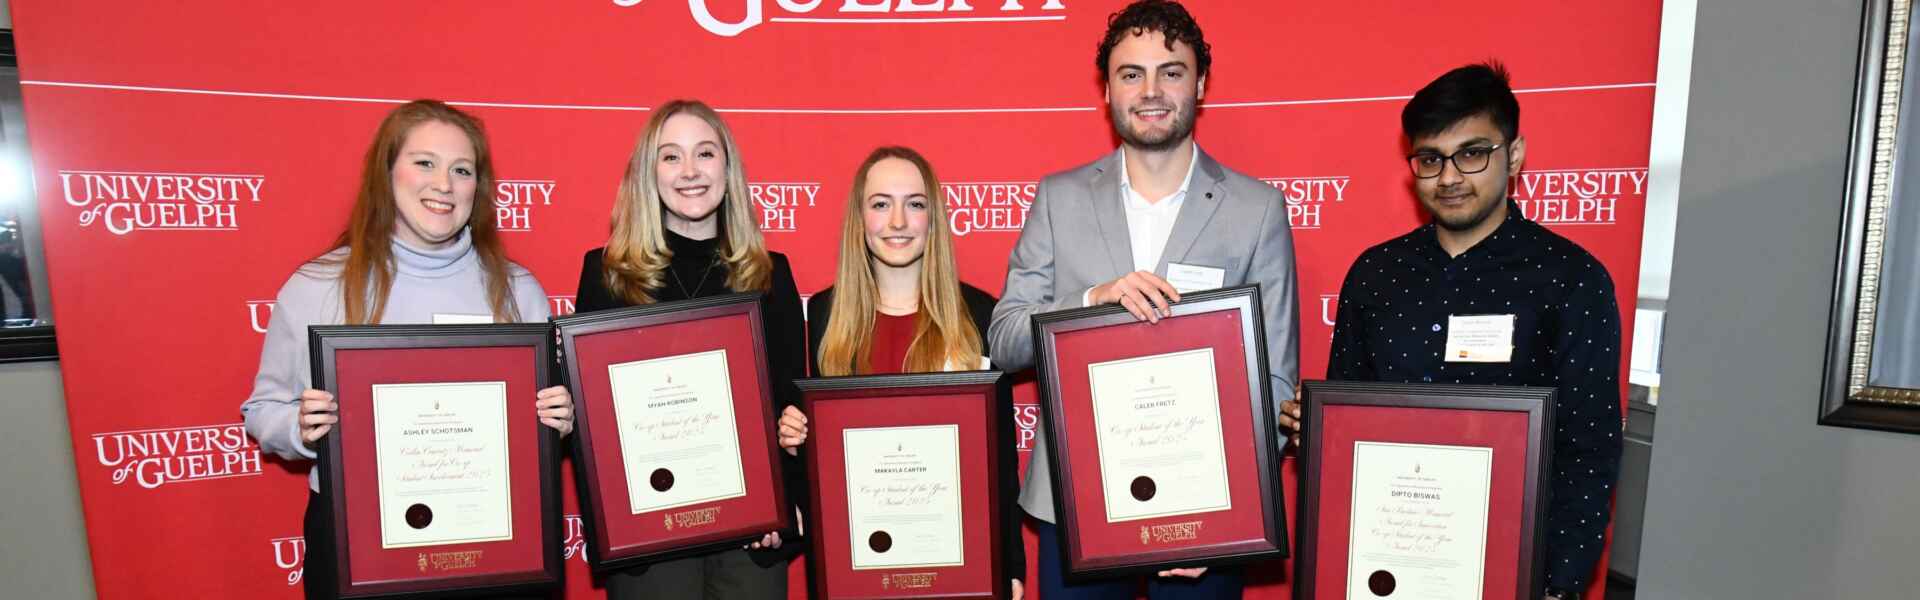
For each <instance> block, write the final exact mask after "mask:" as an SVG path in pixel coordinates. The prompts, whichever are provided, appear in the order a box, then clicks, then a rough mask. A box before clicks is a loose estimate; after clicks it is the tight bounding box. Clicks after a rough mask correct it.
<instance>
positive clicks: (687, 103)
mask: <svg viewBox="0 0 1920 600" xmlns="http://www.w3.org/2000/svg"><path fill="white" fill-rule="evenodd" d="M679 114H686V115H691V116H694V117H698V118H699V119H700V120H702V121H705V122H706V123H707V126H709V127H712V128H713V131H714V133H716V134H718V135H719V136H720V146H721V148H722V150H723V151H724V152H726V155H727V171H726V174H725V178H726V181H725V182H724V183H726V186H727V189H726V192H725V195H724V196H722V198H721V200H720V207H719V208H716V209H714V210H718V211H720V214H719V215H718V217H717V218H719V219H720V248H719V258H720V262H721V264H723V265H725V266H726V268H727V289H730V290H733V291H736V292H757V291H765V290H766V289H767V288H769V287H772V285H773V257H772V256H769V255H768V254H767V242H766V239H765V238H763V237H761V235H760V224H759V223H758V222H756V220H755V219H754V216H755V214H756V211H755V210H754V205H753V201H752V199H751V198H749V197H748V194H747V170H746V167H745V166H743V165H742V164H741V161H740V147H739V146H738V145H737V144H735V143H734V141H733V132H732V131H730V130H728V129H727V124H726V122H724V121H721V120H720V113H717V112H714V110H713V109H712V108H709V107H708V106H707V105H706V104H703V103H701V102H700V101H699V100H674V101H671V102H668V103H666V104H663V105H661V106H660V107H659V108H656V109H654V111H653V117H652V118H649V119H647V128H646V130H644V131H643V132H641V134H640V140H639V141H638V142H637V143H636V145H635V146H634V148H633V155H632V156H631V157H629V158H628V159H627V172H626V173H625V174H624V175H622V176H621V177H620V192H619V194H618V195H616V196H615V197H614V201H613V218H612V232H611V233H610V234H609V235H608V236H607V251H606V255H605V256H604V257H603V258H602V262H601V264H602V265H603V269H604V273H603V275H602V276H603V277H604V278H605V279H606V283H607V289H608V290H610V291H612V292H613V294H614V296H616V297H618V298H620V299H622V300H625V301H627V303H629V304H652V303H653V302H654V301H655V300H657V298H655V297H654V292H655V291H658V290H659V289H660V286H662V285H665V283H664V281H663V280H662V279H661V274H662V273H665V272H666V270H667V265H668V261H669V260H671V259H672V258H673V251H672V250H669V249H668V248H667V235H666V221H665V217H666V211H665V209H664V208H663V207H662V203H663V202H664V201H663V200H661V198H660V184H659V180H658V179H656V178H655V176H654V165H655V164H657V163H659V162H660V130H662V129H665V128H666V125H667V119H669V118H671V117H673V116H674V115H679Z"/></svg>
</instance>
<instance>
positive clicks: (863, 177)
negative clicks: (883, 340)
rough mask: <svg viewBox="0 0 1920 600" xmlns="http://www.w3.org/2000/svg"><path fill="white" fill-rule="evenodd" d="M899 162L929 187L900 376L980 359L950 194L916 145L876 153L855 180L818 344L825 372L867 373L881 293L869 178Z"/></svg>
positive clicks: (857, 173)
mask: <svg viewBox="0 0 1920 600" xmlns="http://www.w3.org/2000/svg"><path fill="white" fill-rule="evenodd" d="M889 158H897V159H900V160H904V161H907V162H910V163H913V166H914V167H916V168H919V169H920V180H921V182H922V183H924V184H925V185H926V186H927V207H928V208H927V221H928V223H927V245H926V254H924V255H922V256H921V257H920V283H919V287H920V307H919V312H918V313H917V314H918V317H917V318H916V319H915V325H914V333H913V342H912V343H911V344H909V345H908V346H907V360H906V363H905V364H903V365H901V371H903V372H907V373H925V372H932V371H940V370H943V369H944V368H945V367H946V365H948V364H954V365H962V367H963V368H972V367H973V365H975V364H977V363H978V362H979V361H980V348H981V343H980V332H979V331H978V330H977V329H976V328H975V327H974V324H973V317H972V315H971V314H970V313H969V312H968V310H967V303H966V299H965V298H963V297H961V295H960V271H959V269H958V268H956V267H955V266H954V256H953V232H952V231H951V230H950V229H949V228H948V225H947V196H946V193H945V192H944V191H942V189H941V187H940V179H939V177H936V176H935V175H934V174H933V165H931V164H928V163H927V159H926V158H925V157H923V156H920V153H919V152H915V151H913V149H911V148H905V147H900V146H886V147H882V148H878V149H875V150H874V151H873V153H872V154H868V155H867V160H866V161H865V162H862V163H860V170H858V171H856V172H854V175H853V193H851V194H848V196H847V214H846V219H845V220H844V222H843V223H842V224H841V228H840V266H839V270H838V272H837V273H836V274H835V275H834V278H833V290H834V292H833V307H832V309H831V312H830V314H829V316H828V322H827V332H826V335H825V336H823V337H822V339H821V341H820V365H819V366H820V371H821V373H820V374H821V375H857V374H862V373H867V372H868V371H869V369H868V364H867V363H868V361H869V359H870V358H871V352H870V349H871V347H872V344H871V343H870V342H871V341H872V338H873V322H874V316H873V313H874V311H875V306H877V305H878V304H879V296H880V288H879V286H878V284H876V283H875V282H874V278H873V261H874V258H873V251H872V250H871V249H869V248H867V232H866V218H865V211H866V203H867V202H866V201H867V198H866V197H867V189H866V187H867V173H868V172H870V171H872V170H873V166H874V165H875V164H878V163H879V162H880V161H882V160H886V159H889Z"/></svg>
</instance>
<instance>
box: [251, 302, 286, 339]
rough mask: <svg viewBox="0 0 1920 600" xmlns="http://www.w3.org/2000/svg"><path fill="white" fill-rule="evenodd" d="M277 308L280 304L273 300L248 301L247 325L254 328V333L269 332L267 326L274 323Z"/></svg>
mask: <svg viewBox="0 0 1920 600" xmlns="http://www.w3.org/2000/svg"><path fill="white" fill-rule="evenodd" d="M276 306H279V304H278V303H276V302H274V301H272V300H248V301H247V325H248V326H249V327H252V328H253V332H254V333H261V334H264V333H266V332H267V324H268V323H271V322H273V309H274V307H276Z"/></svg>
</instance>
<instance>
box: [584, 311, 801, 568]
mask: <svg viewBox="0 0 1920 600" xmlns="http://www.w3.org/2000/svg"><path fill="white" fill-rule="evenodd" d="M762 296H763V295H762V294H757V293H733V294H721V295H715V296H707V297H702V298H694V299H689V300H678V301H672V302H659V303H654V304H644V305H639V306H630V307H624V308H616V309H609V310H601V311H594V312H590V313H578V314H574V315H568V316H563V317H554V318H553V319H551V322H552V324H553V327H554V331H555V334H556V337H557V338H558V343H559V348H560V357H561V358H560V361H559V362H560V368H561V371H562V373H563V374H564V376H565V378H566V381H567V382H568V384H569V386H568V387H569V389H570V390H572V391H573V394H574V407H575V410H574V431H573V443H572V444H571V446H570V447H569V449H568V450H569V455H570V457H571V458H572V463H573V475H574V478H573V481H574V487H575V491H576V492H577V496H578V498H579V500H580V515H581V519H580V521H581V527H582V535H583V536H584V539H586V540H589V543H588V544H586V552H587V564H588V566H589V568H590V569H591V570H592V571H593V572H594V573H607V572H612V571H618V570H621V569H627V568H632V567H636V566H640V565H645V564H650V563H655V562H661V561H667V560H674V559H677V558H685V557H689V556H701V555H706V554H710V553H713V552H717V551H720V550H727V549H731V548H739V547H741V546H744V545H747V544H750V543H753V542H757V541H760V539H761V537H762V536H763V535H765V533H766V532H768V531H782V530H785V529H787V527H788V526H789V525H790V524H791V523H792V522H793V502H792V499H791V498H788V497H787V491H786V487H785V483H784V478H783V475H784V469H783V466H782V461H783V457H781V456H780V453H781V450H780V448H779V446H778V444H768V453H767V457H766V460H767V464H768V468H769V470H770V472H771V475H772V481H771V487H770V488H769V489H770V491H771V493H772V494H773V496H774V502H775V503H776V504H777V505H778V510H777V511H776V514H777V515H779V518H777V519H776V520H774V521H773V522H769V523H766V526H765V527H764V528H757V529H756V531H755V532H754V533H751V534H745V533H743V534H741V535H738V536H734V537H730V538H724V539H719V540H714V541H709V542H702V543H696V544H690V545H686V546H680V547H676V548H674V549H671V550H665V551H658V552H644V553H638V554H632V555H624V556H618V557H616V556H611V555H609V553H608V551H607V550H606V549H605V548H603V546H604V544H601V543H593V540H601V539H603V537H604V536H603V534H604V533H605V532H603V531H602V528H603V527H604V524H603V523H601V520H600V518H599V516H598V515H601V514H602V513H603V512H604V507H603V506H602V505H603V503H602V502H601V501H600V500H599V498H600V497H601V494H600V492H599V490H598V488H599V486H600V485H601V482H600V481H599V479H598V478H597V477H595V476H594V473H596V472H597V465H598V463H599V460H600V459H599V456H598V454H597V453H596V449H597V448H598V443H599V442H598V441H596V440H595V437H594V433H593V428H592V427H591V426H590V425H591V424H592V419H593V417H592V416H591V415H590V413H589V411H587V410H586V408H585V407H586V405H587V404H589V403H597V402H601V401H603V400H602V399H600V398H596V397H593V396H592V395H591V394H590V393H589V392H587V391H586V390H583V389H582V386H580V385H577V384H578V382H580V381H582V377H583V375H582V373H581V370H580V363H579V361H578V359H577V355H576V353H575V352H574V349H575V342H576V341H577V340H578V338H579V337H580V336H582V335H593V334H598V333H605V332H611V331H621V330H629V329H636V328H641V327H653V326H658V325H665V324H672V323H685V322H688V321H699V320H703V319H712V318H727V317H738V316H744V317H745V318H746V319H748V321H749V327H748V328H749V330H750V331H751V334H752V336H753V344H754V346H755V348H756V350H758V352H757V353H756V355H755V357H754V360H755V364H756V365H757V369H758V371H759V372H758V374H757V377H758V378H759V380H760V386H761V389H763V390H766V394H765V395H764V396H763V397H762V403H763V405H764V406H765V408H767V410H768V411H769V412H770V413H771V414H773V415H774V418H773V419H771V420H766V421H764V422H763V423H762V424H761V425H762V429H763V432H762V433H763V435H764V436H765V437H766V439H769V440H772V439H775V433H776V430H775V420H777V419H778V418H779V407H778V406H777V402H776V399H775V397H774V388H773V380H772V377H771V371H770V370H769V365H768V362H767V360H768V357H767V353H766V330H765V328H764V327H763V326H762V324H763V320H764V319H765V312H764V311H763V309H762V307H761V300H762ZM612 443H613V444H614V448H615V449H616V450H617V449H618V444H619V442H618V440H614V441H613V442H612Z"/></svg>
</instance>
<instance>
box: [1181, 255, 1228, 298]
mask: <svg viewBox="0 0 1920 600" xmlns="http://www.w3.org/2000/svg"><path fill="white" fill-rule="evenodd" d="M1226 281H1227V270H1226V269H1221V268H1216V267H1202V266H1199V265H1183V264H1180V263H1177V262H1170V263H1167V283H1170V284H1173V289H1175V290H1177V291H1179V292H1180V293H1182V294H1184V293H1187V292H1197V291H1200V290H1211V289H1216V288H1219V287H1222V286H1224V285H1226Z"/></svg>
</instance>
